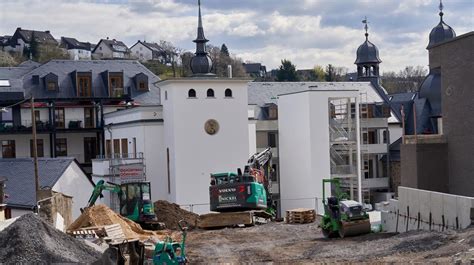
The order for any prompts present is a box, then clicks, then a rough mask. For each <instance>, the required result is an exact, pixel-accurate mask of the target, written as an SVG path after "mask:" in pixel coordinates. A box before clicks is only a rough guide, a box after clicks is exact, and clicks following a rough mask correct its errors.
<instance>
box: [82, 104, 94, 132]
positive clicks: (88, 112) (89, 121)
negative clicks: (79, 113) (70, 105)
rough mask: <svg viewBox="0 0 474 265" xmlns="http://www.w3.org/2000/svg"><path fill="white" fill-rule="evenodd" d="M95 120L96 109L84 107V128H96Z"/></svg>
mask: <svg viewBox="0 0 474 265" xmlns="http://www.w3.org/2000/svg"><path fill="white" fill-rule="evenodd" d="M88 116H90V117H88ZM94 120H95V117H94V108H93V107H84V128H95V125H94Z"/></svg>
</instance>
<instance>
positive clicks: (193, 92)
mask: <svg viewBox="0 0 474 265" xmlns="http://www.w3.org/2000/svg"><path fill="white" fill-rule="evenodd" d="M195 97H196V90H194V89H192V88H191V89H190V90H189V91H188V98H195Z"/></svg>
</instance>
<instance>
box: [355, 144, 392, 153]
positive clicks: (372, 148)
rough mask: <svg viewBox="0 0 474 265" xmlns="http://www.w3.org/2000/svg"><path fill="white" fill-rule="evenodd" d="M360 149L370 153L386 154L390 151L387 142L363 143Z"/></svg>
mask: <svg viewBox="0 0 474 265" xmlns="http://www.w3.org/2000/svg"><path fill="white" fill-rule="evenodd" d="M360 149H361V151H362V152H364V153H368V154H386V153H387V152H388V146H387V144H363V145H361V146H360Z"/></svg>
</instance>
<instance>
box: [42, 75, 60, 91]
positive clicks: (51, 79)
mask: <svg viewBox="0 0 474 265" xmlns="http://www.w3.org/2000/svg"><path fill="white" fill-rule="evenodd" d="M43 79H44V86H45V87H46V90H48V91H56V90H58V76H57V75H55V74H53V73H49V74H47V75H45V76H44V77H43Z"/></svg>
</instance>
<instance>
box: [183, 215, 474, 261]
mask: <svg viewBox="0 0 474 265" xmlns="http://www.w3.org/2000/svg"><path fill="white" fill-rule="evenodd" d="M187 253H188V258H189V260H190V262H191V263H193V264H196V263H248V262H252V263H255V262H256V263H262V262H284V263H308V262H310V263H314V262H335V261H338V262H370V263H379V262H402V263H405V262H438V263H453V262H461V263H463V264H474V228H473V227H471V228H469V229H467V230H465V231H462V232H452V231H451V232H425V231H414V232H408V233H405V234H398V235H396V234H387V233H380V234H368V235H363V236H358V237H352V238H345V239H324V238H323V237H322V235H321V232H320V230H319V229H318V228H317V223H312V224H304V225H292V224H285V223H270V224H266V225H261V226H255V227H249V228H227V229H221V230H209V231H203V230H194V231H190V232H189V234H188V243H187Z"/></svg>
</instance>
